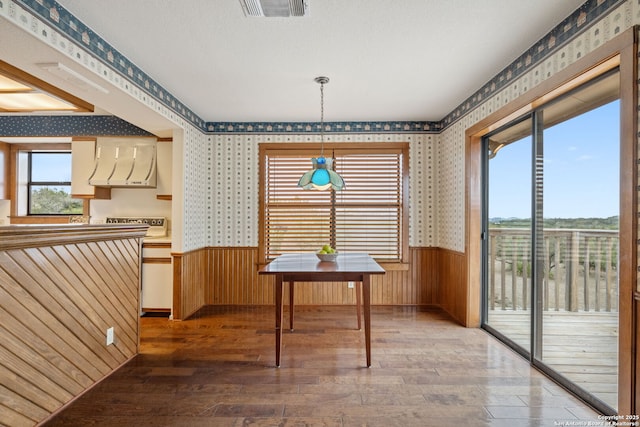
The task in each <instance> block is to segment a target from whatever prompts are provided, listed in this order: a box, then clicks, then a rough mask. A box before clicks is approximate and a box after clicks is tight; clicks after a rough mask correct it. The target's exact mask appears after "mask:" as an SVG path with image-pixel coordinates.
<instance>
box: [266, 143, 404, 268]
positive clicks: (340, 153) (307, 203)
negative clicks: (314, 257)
mask: <svg viewBox="0 0 640 427" xmlns="http://www.w3.org/2000/svg"><path fill="white" fill-rule="evenodd" d="M324 149H325V156H331V155H333V158H334V159H335V162H334V165H335V170H336V172H338V173H339V174H340V175H341V176H342V177H343V178H344V180H345V189H343V190H342V191H314V190H303V189H301V188H300V187H298V186H297V184H298V180H299V179H300V177H301V176H302V174H303V173H304V172H306V171H308V170H309V169H310V168H311V161H310V159H311V158H312V157H317V156H318V155H319V152H320V146H319V144H296V145H292V144H262V145H261V147H260V151H261V156H260V159H261V175H260V176H261V177H262V182H263V185H262V186H261V196H260V201H261V204H262V205H261V209H260V212H261V227H260V242H261V244H260V251H261V259H263V260H269V259H273V258H275V257H277V256H278V255H280V254H283V253H291V252H314V251H317V250H319V249H320V248H321V247H322V246H323V245H324V244H330V245H331V246H333V247H335V248H336V249H337V250H338V251H339V252H367V253H369V254H370V255H372V256H373V257H375V258H376V259H378V260H380V261H388V262H404V261H405V256H406V255H407V247H408V219H407V218H408V212H407V202H406V200H407V198H408V196H407V188H406V187H407V181H408V179H407V176H408V166H407V161H408V144H407V143H398V144H367V145H366V148H365V147H363V144H357V145H356V144H350V145H348V144H333V145H328V144H326V143H325V148H324Z"/></svg>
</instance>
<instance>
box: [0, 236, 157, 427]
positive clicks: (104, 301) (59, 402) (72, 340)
mask: <svg viewBox="0 0 640 427" xmlns="http://www.w3.org/2000/svg"><path fill="white" fill-rule="evenodd" d="M145 232H146V226H137V227H134V228H132V227H131V226H129V227H127V228H123V227H122V225H120V226H119V227H116V226H108V225H105V226H102V227H100V226H73V227H54V226H49V227H47V226H36V227H17V226H13V227H0V319H2V321H1V323H2V327H0V395H1V396H2V401H1V402H0V424H1V425H9V426H33V425H36V424H38V423H39V422H41V421H43V420H45V419H46V418H48V417H49V416H51V414H53V413H55V412H56V411H58V410H60V409H61V408H62V407H64V406H65V405H66V404H68V403H69V402H70V401H72V400H73V399H74V398H76V397H77V396H79V395H81V394H83V393H84V392H85V391H87V390H88V389H89V388H91V387H92V386H94V385H95V384H97V383H98V382H99V381H101V380H102V379H104V378H105V377H107V376H108V375H110V374H111V373H112V372H113V371H115V370H116V369H118V368H119V367H120V366H122V365H123V364H124V363H126V362H127V361H128V360H130V359H131V358H133V357H134V356H135V355H136V354H137V353H138V350H139V345H140V338H139V315H140V292H139V289H140V282H139V280H140V262H139V260H140V250H141V249H140V247H141V241H142V237H143V236H144V234H145ZM111 327H113V328H114V330H113V331H114V341H113V344H112V345H107V342H106V337H107V329H108V328H111Z"/></svg>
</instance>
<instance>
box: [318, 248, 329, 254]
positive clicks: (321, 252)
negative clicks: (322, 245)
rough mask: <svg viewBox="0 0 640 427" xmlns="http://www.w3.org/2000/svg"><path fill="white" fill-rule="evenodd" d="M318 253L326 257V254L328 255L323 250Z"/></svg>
mask: <svg viewBox="0 0 640 427" xmlns="http://www.w3.org/2000/svg"><path fill="white" fill-rule="evenodd" d="M318 253H319V254H320V255H326V254H328V252H327V251H325V250H324V249H323V250H321V251H318Z"/></svg>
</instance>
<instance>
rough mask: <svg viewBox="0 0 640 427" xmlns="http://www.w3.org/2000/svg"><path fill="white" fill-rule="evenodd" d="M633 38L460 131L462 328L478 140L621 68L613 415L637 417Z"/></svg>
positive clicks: (469, 285) (469, 288)
mask: <svg viewBox="0 0 640 427" xmlns="http://www.w3.org/2000/svg"><path fill="white" fill-rule="evenodd" d="M637 34H638V27H633V28H631V29H629V30H626V31H625V32H623V33H622V34H620V35H619V36H617V37H615V38H613V39H612V40H610V41H609V42H607V43H605V44H604V45H602V46H600V47H599V48H597V49H595V50H594V51H592V52H590V53H589V54H587V55H585V56H584V57H583V58H581V59H579V60H577V61H576V62H574V63H572V64H571V65H569V66H567V67H566V68H565V69H563V70H561V71H559V72H558V73H556V74H554V75H553V76H551V77H549V78H548V79H546V80H544V81H543V82H541V83H540V84H539V85H538V86H536V87H534V88H532V89H531V90H529V91H528V92H526V93H525V94H524V95H522V96H520V97H519V98H517V99H515V100H514V101H512V102H510V103H508V104H506V105H505V106H504V107H502V108H500V109H498V110H497V111H495V112H494V113H492V114H490V115H489V116H487V117H486V118H484V119H482V120H481V121H479V122H478V123H476V124H474V125H473V126H471V127H470V128H468V129H467V130H466V131H465V206H466V209H465V230H466V233H465V253H466V255H467V265H466V270H467V271H466V273H467V274H466V277H467V282H466V284H465V287H466V298H467V304H466V307H467V313H466V318H465V324H466V325H467V326H472V327H479V326H480V319H481V298H482V283H481V282H482V281H481V272H482V270H481V269H482V244H481V233H482V196H483V193H482V179H481V178H482V169H481V168H482V157H483V156H482V137H483V136H484V135H486V134H487V133H489V132H492V131H493V130H496V129H498V128H499V127H501V126H503V125H505V124H507V123H509V122H510V121H512V120H514V119H515V118H517V117H520V116H522V115H524V114H526V113H527V112H530V111H532V110H533V109H535V108H536V107H538V106H540V105H542V104H546V103H547V102H549V101H550V100H553V99H555V98H557V97H559V96H561V95H563V94H565V93H567V92H568V91H570V90H572V89H573V88H575V87H577V86H580V85H582V84H583V83H586V82H588V81H589V80H591V79H592V78H594V77H596V76H598V75H600V74H602V73H604V72H607V71H609V70H611V69H613V68H615V67H619V68H620V122H621V123H620V125H621V127H620V139H621V141H620V157H621V161H620V260H619V295H620V296H619V310H620V312H619V325H620V328H619V344H618V359H619V360H618V362H619V370H618V413H620V414H635V413H637V411H636V383H637V381H636V364H640V360H636V335H637V334H638V333H640V332H638V331H637V330H636V321H637V319H638V317H640V316H637V315H636V313H635V310H634V308H635V307H636V306H638V307H640V302H639V301H640V292H637V291H636V281H637V272H636V268H637V265H638V260H637V244H636V241H637V235H638V231H637V225H638V220H637V213H638V208H637V199H638V197H637V195H638V192H637V190H636V188H637V187H636V186H637V181H638V180H637V169H638V168H637V162H636V159H637V158H638V151H637V145H638V144H637V137H636V135H637V129H638V119H637V111H638V110H637V105H638V96H637V94H638V90H637V84H636V81H637V74H638V72H637V57H636V54H637V52H638V49H637Z"/></svg>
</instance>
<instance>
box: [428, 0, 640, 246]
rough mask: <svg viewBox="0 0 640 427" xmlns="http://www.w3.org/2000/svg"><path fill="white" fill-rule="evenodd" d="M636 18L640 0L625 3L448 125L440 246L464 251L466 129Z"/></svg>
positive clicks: (440, 159) (440, 162)
mask: <svg viewBox="0 0 640 427" xmlns="http://www.w3.org/2000/svg"><path fill="white" fill-rule="evenodd" d="M634 24H640V0H629V1H626V2H624V3H621V4H620V6H618V7H616V8H615V9H613V10H611V11H610V12H609V13H607V14H606V15H605V16H603V17H601V18H600V19H599V20H598V21H597V22H595V23H594V24H593V25H592V26H590V27H588V28H587V29H586V30H585V31H584V32H583V33H581V34H580V35H578V36H577V37H576V38H574V39H573V40H571V41H570V42H568V43H567V44H565V45H564V46H562V47H560V48H559V49H558V50H557V51H556V52H554V53H553V54H552V55H550V56H548V57H547V58H546V59H545V60H544V61H542V62H540V63H539V64H537V65H534V66H533V67H532V68H531V69H530V70H529V71H528V72H526V73H525V74H523V75H522V76H520V77H518V78H517V79H516V78H514V79H513V81H511V82H507V84H506V86H505V87H504V89H503V90H501V91H499V92H497V93H495V94H494V95H493V96H491V97H488V98H486V100H485V101H484V102H483V103H481V104H479V105H478V106H477V107H476V108H475V109H473V110H472V111H470V112H469V113H468V114H467V115H465V116H463V117H461V118H460V119H459V120H457V121H456V122H455V123H453V124H451V125H449V126H448V127H447V128H446V129H445V130H443V131H442V133H441V134H440V141H439V145H438V149H437V154H436V156H437V170H438V176H437V194H436V197H437V200H438V206H437V213H438V219H439V222H438V236H439V239H438V241H437V246H438V247H441V248H446V249H451V250H455V251H461V252H462V251H464V245H465V227H464V226H465V222H464V213H465V212H464V195H465V177H464V170H465V168H464V166H465V165H464V147H465V130H466V129H468V128H469V127H471V126H472V125H474V124H475V123H477V122H479V121H480V120H482V119H483V118H485V117H487V116H488V115H490V114H491V113H493V112H494V111H497V110H498V109H499V108H501V107H503V106H504V105H506V104H508V103H509V102H511V101H513V100H514V99H516V98H518V97H519V96H521V95H522V94H524V93H525V92H527V91H528V90H529V89H531V88H533V87H535V86H537V85H538V84H540V83H541V82H543V81H544V80H545V79H547V78H549V77H551V76H552V75H554V74H556V73H557V72H558V71H560V70H562V69H564V68H566V67H567V66H568V65H570V64H572V63H574V62H575V61H576V60H578V59H580V58H582V57H583V56H585V55H586V54H587V53H589V52H591V51H593V50H594V49H595V48H597V47H598V46H601V45H602V44H604V43H606V42H607V41H608V40H610V39H612V38H613V37H615V36H617V35H618V34H620V33H622V32H624V31H625V30H626V29H628V28H631V27H632V26H633V25H634ZM552 42H553V38H551V39H550V40H549V43H552ZM509 76H510V74H509V73H508V72H506V73H504V79H510V77H509Z"/></svg>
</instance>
